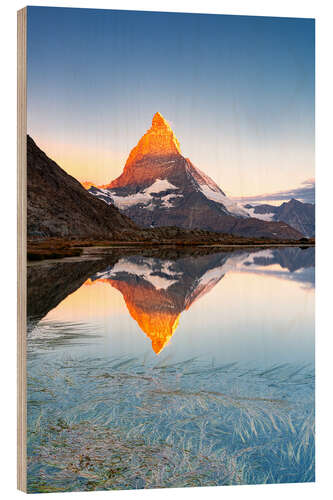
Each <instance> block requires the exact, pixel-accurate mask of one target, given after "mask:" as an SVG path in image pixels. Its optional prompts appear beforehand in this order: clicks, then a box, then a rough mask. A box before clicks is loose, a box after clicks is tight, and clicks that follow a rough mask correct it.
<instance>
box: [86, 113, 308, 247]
mask: <svg viewBox="0 0 333 500" xmlns="http://www.w3.org/2000/svg"><path fill="white" fill-rule="evenodd" d="M82 184H83V186H84V187H85V188H86V189H88V191H89V193H91V194H92V195H94V196H96V197H97V198H99V199H101V200H103V201H104V202H105V203H107V204H108V205H113V206H115V207H117V208H118V209H119V210H120V212H121V213H122V214H123V215H126V216H127V217H129V218H130V219H131V220H133V221H134V222H135V223H136V224H138V225H139V226H143V227H146V228H153V227H161V226H177V227H179V228H184V229H190V230H193V229H201V230H207V231H214V232H220V233H227V234H233V235H238V236H244V237H256V238H272V239H299V238H301V237H302V236H304V233H303V232H302V231H300V228H299V227H297V228H293V227H291V224H288V222H287V221H285V220H283V219H281V220H268V219H266V220H262V218H260V217H257V216H256V214H253V216H251V215H250V212H249V211H248V210H246V209H245V208H244V207H242V206H240V205H239V204H237V203H236V202H234V201H233V200H231V199H230V198H229V197H228V196H227V195H226V194H225V193H224V192H223V191H222V189H221V188H220V187H219V186H218V185H217V184H216V183H215V182H214V181H213V180H212V179H211V178H210V177H209V176H208V175H206V174H205V173H204V172H202V171H201V170H199V169H198V168H197V167H195V166H194V165H193V164H192V163H191V161H190V160H189V159H188V158H185V157H184V156H183V155H182V154H181V150H180V145H179V142H178V140H177V138H176V137H175V134H174V133H173V131H172V129H171V127H170V125H169V124H168V122H167V121H166V120H165V119H164V117H163V116H162V115H161V114H160V113H156V114H155V115H154V117H153V120H152V125H151V127H150V129H149V130H148V131H147V132H146V133H145V134H144V135H143V137H142V138H141V139H140V140H139V142H138V144H137V145H136V146H135V147H134V148H133V149H132V151H131V152H130V155H129V157H128V159H127V161H126V164H125V167H124V170H123V172H122V174H121V175H120V176H119V177H118V178H117V179H115V180H113V181H111V182H110V183H109V184H106V185H103V186H96V185H94V184H92V183H91V182H84V183H82Z"/></svg>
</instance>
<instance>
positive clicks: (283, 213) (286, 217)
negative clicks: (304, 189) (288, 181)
mask: <svg viewBox="0 0 333 500" xmlns="http://www.w3.org/2000/svg"><path fill="white" fill-rule="evenodd" d="M244 208H246V209H247V210H249V212H250V213H251V215H252V216H253V217H259V218H262V219H263V220H265V221H283V222H286V223H287V224H288V225H289V226H290V227H293V228H294V229H296V230H297V231H299V232H300V233H302V234H303V235H304V236H306V237H307V238H314V236H315V206H314V205H312V204H311V203H302V202H301V201H298V200H295V199H292V200H290V201H288V202H285V203H282V204H281V205H280V206H278V207H276V206H274V205H268V204H263V205H256V206H252V205H245V207H244Z"/></svg>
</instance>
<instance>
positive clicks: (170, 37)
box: [28, 7, 315, 197]
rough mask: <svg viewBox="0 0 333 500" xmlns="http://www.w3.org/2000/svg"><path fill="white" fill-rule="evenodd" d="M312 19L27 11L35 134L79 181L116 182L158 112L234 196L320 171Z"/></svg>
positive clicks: (281, 186)
mask: <svg viewBox="0 0 333 500" xmlns="http://www.w3.org/2000/svg"><path fill="white" fill-rule="evenodd" d="M314 51H315V46H314V20H311V19H289V18H267V17H266V18H265V17H250V16H222V15H200V14H170V13H151V12H130V11H112V10H91V9H69V8H66V9H65V8H48V7H47V8H46V7H29V9H28V133H29V134H30V135H31V136H32V137H33V138H34V139H35V140H36V141H37V143H38V144H39V145H40V147H42V148H43V149H44V150H45V151H46V153H47V154H48V155H49V156H51V157H52V158H53V159H55V160H56V161H57V162H58V163H59V164H60V165H61V166H62V167H63V168H64V169H65V170H67V171H68V172H69V173H70V174H72V175H74V176H75V177H76V178H78V179H79V180H91V181H93V182H97V183H106V182H109V181H110V180H112V179H114V178H115V177H117V176H118V175H119V174H120V173H121V171H122V169H123V166H124V163H125V161H126V158H127V156H128V154H129V152H130V150H131V149H132V148H133V147H134V146H135V144H136V143H137V142H138V140H139V138H140V137H141V136H142V135H143V133H144V132H145V131H146V130H147V129H148V128H149V127H150V123H151V119H152V116H153V114H154V113H155V112H156V111H160V112H161V113H162V114H163V116H164V117H165V118H166V119H167V120H168V121H169V122H170V124H171V126H172V127H173V129H174V132H175V134H176V135H177V137H178V139H179V141H180V145H181V149H182V152H183V154H184V156H186V157H189V158H190V159H191V161H192V162H193V163H194V164H195V165H196V166H197V167H199V168H200V169H201V170H203V171H204V172H206V173H207V174H208V175H210V176H211V177H212V178H213V179H214V180H215V181H216V182H218V184H219V185H220V186H221V187H222V189H223V190H225V191H226V192H227V193H229V194H231V195H233V196H237V197H241V196H245V197H246V196H250V195H251V196H255V195H261V194H262V193H273V192H279V191H285V190H288V189H293V188H297V187H300V186H301V185H302V183H303V182H304V181H305V180H307V179H309V178H313V176H314V77H315V66H314V65H315V60H314Z"/></svg>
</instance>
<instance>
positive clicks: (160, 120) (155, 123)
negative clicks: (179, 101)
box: [151, 111, 171, 130]
mask: <svg viewBox="0 0 333 500" xmlns="http://www.w3.org/2000/svg"><path fill="white" fill-rule="evenodd" d="M151 126H152V128H165V129H167V130H171V127H170V125H169V123H168V122H167V121H166V119H165V118H164V116H162V115H161V113H160V112H159V111H157V113H155V114H154V116H153V120H152V122H151Z"/></svg>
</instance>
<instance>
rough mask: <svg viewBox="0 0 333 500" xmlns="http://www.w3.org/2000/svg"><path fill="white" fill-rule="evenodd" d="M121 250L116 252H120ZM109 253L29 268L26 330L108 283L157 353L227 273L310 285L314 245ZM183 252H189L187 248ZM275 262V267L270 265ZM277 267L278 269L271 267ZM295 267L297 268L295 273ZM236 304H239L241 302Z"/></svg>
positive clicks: (312, 279) (312, 274) (312, 283)
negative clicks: (79, 293)
mask: <svg viewBox="0 0 333 500" xmlns="http://www.w3.org/2000/svg"><path fill="white" fill-rule="evenodd" d="M120 252H121V253H120ZM135 252H136V251H135V250H134V249H131V250H128V253H126V250H124V249H122V250H121V251H120V250H119V251H114V252H111V253H110V254H109V255H107V256H106V255H105V256H103V257H102V258H101V259H100V260H93V261H87V260H78V261H77V262H74V261H63V262H54V263H47V262H45V263H43V264H38V265H33V266H29V267H28V302H27V312H28V323H29V325H30V329H31V328H33V327H34V325H36V323H38V321H39V320H41V319H42V318H43V317H44V316H46V314H47V313H48V312H49V311H51V310H52V309H54V308H55V307H57V306H58V304H60V303H61V302H62V301H63V300H64V299H65V298H66V297H67V296H68V295H69V294H71V293H73V292H75V290H77V289H78V288H80V287H81V286H82V285H85V286H93V285H94V284H95V283H98V282H103V283H107V284H109V285H110V286H112V287H113V288H115V289H117V290H119V292H120V293H121V294H122V295H123V297H124V300H125V303H126V306H127V309H128V311H129V313H130V315H131V317H132V318H133V319H134V320H135V321H136V322H137V324H138V325H139V327H140V329H141V330H142V331H143V332H144V333H145V334H146V335H147V336H148V337H149V338H150V339H151V342H152V348H153V350H154V352H155V353H156V354H159V353H160V352H161V351H162V350H163V348H164V347H165V346H166V345H167V344H168V342H169V341H170V339H171V337H172V336H173V334H174V333H175V331H176V329H177V326H178V324H179V320H180V317H181V313H182V312H183V311H186V310H189V309H190V308H191V306H192V305H193V304H194V303H195V302H196V301H198V300H200V299H201V298H202V297H203V296H204V295H205V294H207V293H209V292H210V291H211V290H212V289H213V288H214V287H215V286H216V285H217V284H218V283H219V282H220V281H221V280H222V278H223V277H224V276H225V274H227V273H228V272H232V271H246V272H253V273H261V274H262V273H265V272H266V270H267V272H268V273H269V274H271V275H273V276H274V275H276V277H278V278H283V279H293V280H296V281H299V282H303V283H304V284H305V285H307V286H310V287H312V286H313V285H314V258H315V256H314V248H308V249H301V248H297V247H293V248H272V249H265V250H254V249H253V250H250V251H244V250H237V251H234V252H226V251H224V252H223V251H219V252H216V251H215V253H213V252H212V251H209V250H207V252H206V254H204V253H203V254H198V255H191V254H189V253H185V251H184V252H175V251H174V250H170V251H168V250H164V251H163V253H161V254H160V255H159V254H157V253H156V252H155V251H154V250H151V251H146V252H144V253H135ZM187 252H188V250H187ZM274 265H275V266H274ZM276 265H278V267H277V268H276ZM296 271H297V272H296ZM240 307H241V304H240Z"/></svg>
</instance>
